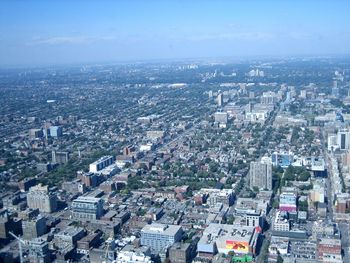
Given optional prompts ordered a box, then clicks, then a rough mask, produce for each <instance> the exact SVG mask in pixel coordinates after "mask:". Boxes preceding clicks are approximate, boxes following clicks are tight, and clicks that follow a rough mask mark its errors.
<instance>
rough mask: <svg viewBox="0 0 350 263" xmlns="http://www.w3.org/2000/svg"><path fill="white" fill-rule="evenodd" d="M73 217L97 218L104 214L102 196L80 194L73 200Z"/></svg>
mask: <svg viewBox="0 0 350 263" xmlns="http://www.w3.org/2000/svg"><path fill="white" fill-rule="evenodd" d="M72 211H73V218H75V219H78V220H96V219H100V217H101V216H102V215H103V201H102V199H101V198H95V197H89V196H79V197H78V198H77V199H75V200H74V201H73V202H72Z"/></svg>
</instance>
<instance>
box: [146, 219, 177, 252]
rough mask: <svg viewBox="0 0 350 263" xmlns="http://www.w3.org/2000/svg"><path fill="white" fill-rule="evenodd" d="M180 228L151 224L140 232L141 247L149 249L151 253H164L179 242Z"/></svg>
mask: <svg viewBox="0 0 350 263" xmlns="http://www.w3.org/2000/svg"><path fill="white" fill-rule="evenodd" d="M181 238H182V227H181V226H178V225H164V224H156V223H153V224H151V225H146V226H144V228H143V229H142V230H141V245H143V246H148V247H150V248H151V251H152V253H165V252H166V250H167V248H168V247H170V246H171V245H172V244H174V243H175V242H179V241H181Z"/></svg>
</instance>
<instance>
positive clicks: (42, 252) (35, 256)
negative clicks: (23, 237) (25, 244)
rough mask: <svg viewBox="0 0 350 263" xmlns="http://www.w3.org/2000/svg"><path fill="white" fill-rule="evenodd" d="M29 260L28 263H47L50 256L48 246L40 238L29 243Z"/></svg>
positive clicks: (49, 260)
mask: <svg viewBox="0 0 350 263" xmlns="http://www.w3.org/2000/svg"><path fill="white" fill-rule="evenodd" d="M29 259H30V262H37V263H49V262H51V255H50V251H49V244H48V243H47V241H45V240H44V239H41V238H35V239H33V240H31V241H29Z"/></svg>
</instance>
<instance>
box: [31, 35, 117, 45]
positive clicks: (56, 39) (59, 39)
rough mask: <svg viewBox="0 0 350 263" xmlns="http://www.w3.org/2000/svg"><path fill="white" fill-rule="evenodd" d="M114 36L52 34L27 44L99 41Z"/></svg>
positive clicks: (107, 39) (111, 38) (113, 38)
mask: <svg viewBox="0 0 350 263" xmlns="http://www.w3.org/2000/svg"><path fill="white" fill-rule="evenodd" d="M115 39H116V37H114V36H54V37H35V38H33V39H32V40H31V41H30V42H29V43H28V45H63V44H89V43H93V42H99V41H109V40H115Z"/></svg>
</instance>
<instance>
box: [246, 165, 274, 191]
mask: <svg viewBox="0 0 350 263" xmlns="http://www.w3.org/2000/svg"><path fill="white" fill-rule="evenodd" d="M249 176H250V187H251V188H253V187H258V188H259V189H267V190H272V164H270V163H263V162H251V163H250V171H249Z"/></svg>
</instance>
